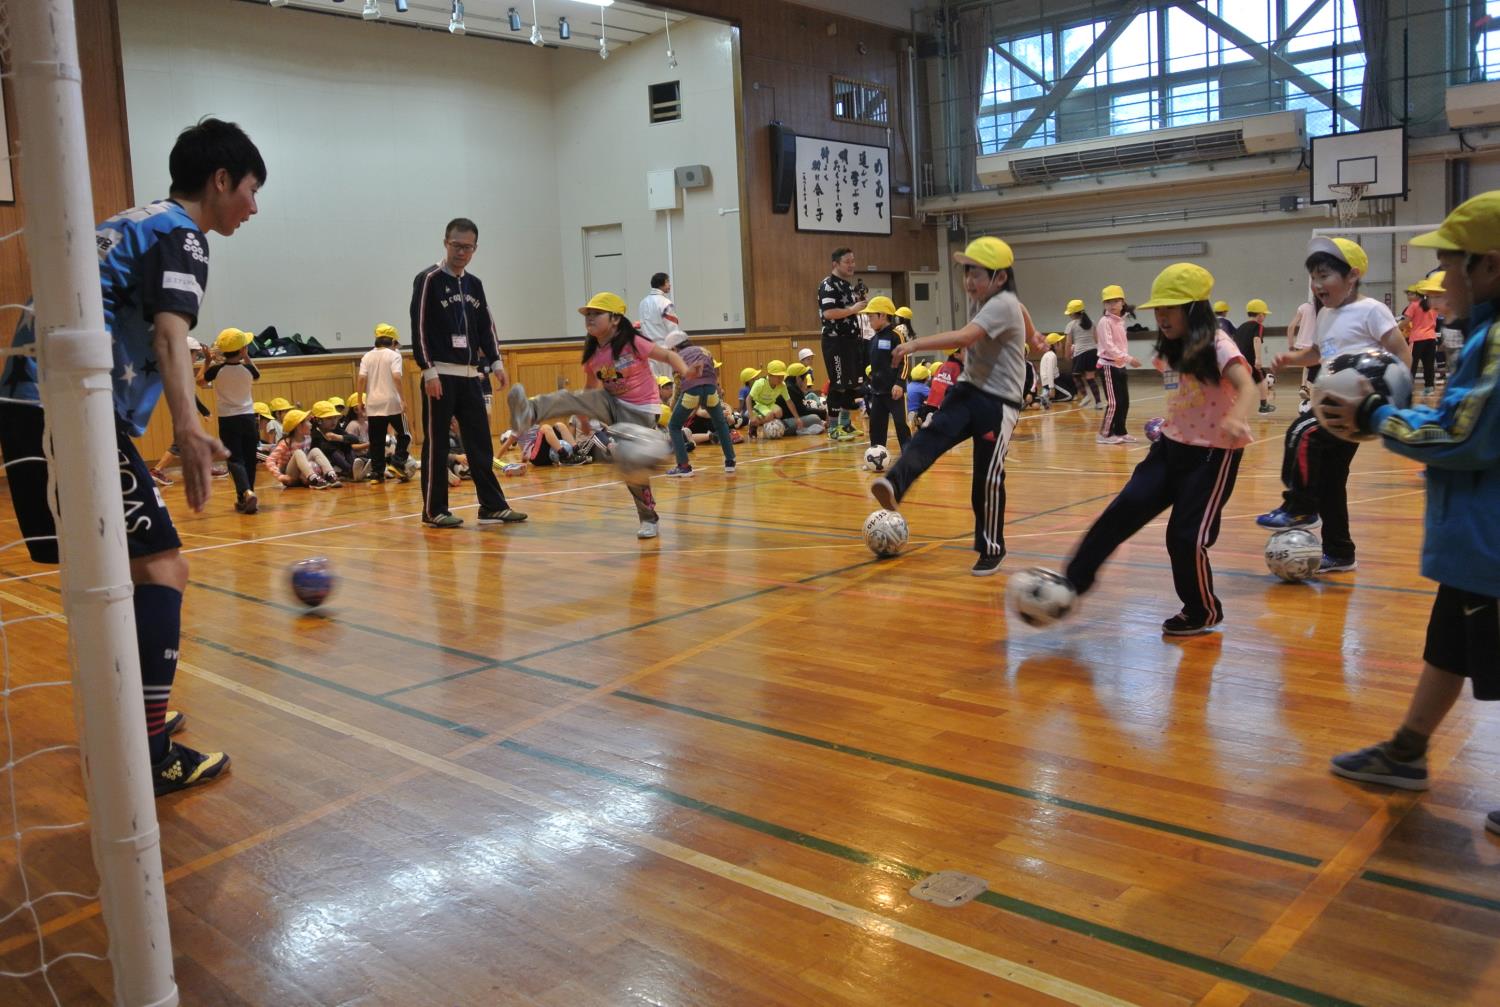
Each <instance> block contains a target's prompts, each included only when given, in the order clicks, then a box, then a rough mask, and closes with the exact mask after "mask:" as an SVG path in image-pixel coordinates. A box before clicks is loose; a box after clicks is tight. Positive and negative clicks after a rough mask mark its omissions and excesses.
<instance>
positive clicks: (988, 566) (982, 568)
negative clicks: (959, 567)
mask: <svg viewBox="0 0 1500 1007" xmlns="http://www.w3.org/2000/svg"><path fill="white" fill-rule="evenodd" d="M1003 559H1005V553H1001V554H1000V555H998V556H981V557H979V558H978V559H976V560H975V561H974V565H973V566H971V567H970V568H969V572H970V573H971V574H973V575H974V576H976V577H988V576H990V575H991V574H993V573H998V572H999V570H1000V561H1001V560H1003Z"/></svg>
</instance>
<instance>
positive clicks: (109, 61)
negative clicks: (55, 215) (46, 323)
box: [0, 0, 167, 343]
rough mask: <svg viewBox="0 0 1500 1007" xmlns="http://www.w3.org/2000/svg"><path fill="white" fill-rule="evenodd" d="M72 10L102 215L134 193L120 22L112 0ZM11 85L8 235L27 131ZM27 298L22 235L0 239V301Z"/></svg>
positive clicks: (5, 332)
mask: <svg viewBox="0 0 1500 1007" xmlns="http://www.w3.org/2000/svg"><path fill="white" fill-rule="evenodd" d="M74 10H75V11H76V14H77V21H78V57H79V63H80V65H81V66H82V69H83V115H84V129H85V131H86V132H87V134H88V145H89V150H88V153H89V170H90V174H91V176H92V178H93V189H94V216H95V218H96V219H98V220H103V219H104V218H105V217H108V216H109V215H110V214H113V213H118V212H119V211H121V210H124V209H127V208H128V207H129V206H130V205H131V202H132V199H131V196H132V193H133V184H132V182H131V177H130V136H129V133H128V131H127V129H126V124H125V84H124V78H123V75H122V70H121V63H120V22H119V18H118V16H117V13H116V10H115V2H114V0H74ZM7 71H8V68H7ZM14 86H15V85H14V83H13V82H11V81H6V82H5V124H6V128H7V131H8V133H9V135H10V148H11V149H10V153H11V157H12V160H11V162H10V163H11V170H12V171H13V172H14V180H15V183H16V192H17V200H16V202H15V203H14V204H0V234H10V233H11V232H12V231H15V230H19V229H21V228H22V227H24V225H25V200H24V198H22V197H21V192H22V187H23V185H24V181H25V180H24V174H25V171H26V159H25V156H24V153H23V147H24V143H25V135H24V126H22V125H21V124H20V123H19V122H18V120H17V118H16V106H15V94H14V93H13V92H14ZM166 156H167V153H166V151H162V157H166ZM163 195H165V193H163ZM30 297H31V270H30V268H29V266H28V265H27V262H26V243H25V236H24V234H23V235H22V236H21V237H19V238H16V239H12V240H11V241H7V242H4V243H0V304H17V303H20V302H23V301H26V300H28V299H29V298H30ZM16 319H17V313H16V312H15V311H14V310H12V311H6V312H4V313H3V315H0V342H3V343H9V341H10V335H11V331H12V330H13V329H14V328H15V324H16Z"/></svg>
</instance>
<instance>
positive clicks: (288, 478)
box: [266, 409, 340, 490]
mask: <svg viewBox="0 0 1500 1007" xmlns="http://www.w3.org/2000/svg"><path fill="white" fill-rule="evenodd" d="M311 415H312V414H311V413H309V412H308V411H307V410H305V409H291V410H288V411H287V413H286V416H285V419H284V420H283V425H284V426H285V429H286V432H285V433H284V434H282V437H281V440H279V441H277V442H276V446H275V447H274V448H272V449H271V454H270V455H269V456H268V457H267V458H266V471H267V472H269V473H271V475H272V476H274V477H275V479H276V481H277V482H279V483H281V485H282V486H284V487H288V488H290V487H292V486H307V487H309V488H311V489H315V490H322V489H328V488H330V487H333V486H338V485H340V482H339V477H338V473H337V472H336V471H334V468H333V463H332V462H330V461H329V460H328V456H327V455H325V454H323V452H322V451H320V450H318V449H317V448H315V447H313V444H312V423H311V422H310V421H309V419H308V417H309V416H311Z"/></svg>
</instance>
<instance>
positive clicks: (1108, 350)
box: [1094, 283, 1212, 444]
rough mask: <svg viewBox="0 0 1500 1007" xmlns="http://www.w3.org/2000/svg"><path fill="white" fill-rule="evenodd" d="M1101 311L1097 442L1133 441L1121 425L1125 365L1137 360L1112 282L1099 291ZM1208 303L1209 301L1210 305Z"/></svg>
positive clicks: (1126, 395)
mask: <svg viewBox="0 0 1500 1007" xmlns="http://www.w3.org/2000/svg"><path fill="white" fill-rule="evenodd" d="M1099 299H1100V300H1101V301H1103V302H1104V314H1103V316H1102V317H1100V319H1099V334H1098V338H1099V383H1100V385H1101V386H1103V388H1104V415H1103V416H1102V417H1101V418H1100V422H1099V435H1098V436H1097V437H1095V438H1094V440H1095V441H1096V442H1098V443H1100V444H1134V443H1135V442H1136V439H1135V437H1133V436H1132V435H1131V434H1130V432H1129V431H1128V430H1127V429H1126V428H1125V421H1126V419H1127V418H1128V417H1129V415H1130V377H1129V372H1128V371H1127V370H1126V368H1128V367H1139V366H1141V362H1140V361H1139V360H1137V359H1136V358H1135V357H1132V356H1131V355H1130V338H1129V336H1128V335H1127V333H1126V331H1125V312H1126V311H1127V310H1128V308H1129V305H1127V304H1126V303H1125V291H1124V289H1123V288H1122V287H1120V286H1119V284H1115V283H1112V284H1110V285H1109V286H1107V287H1105V288H1104V289H1103V290H1102V291H1100V294H1099ZM1210 307H1212V305H1210Z"/></svg>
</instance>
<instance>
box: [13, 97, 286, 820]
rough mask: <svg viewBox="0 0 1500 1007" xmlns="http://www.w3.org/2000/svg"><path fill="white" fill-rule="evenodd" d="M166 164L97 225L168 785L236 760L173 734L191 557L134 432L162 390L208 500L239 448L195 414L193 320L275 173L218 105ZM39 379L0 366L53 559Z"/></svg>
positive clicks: (32, 538) (146, 676)
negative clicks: (216, 472) (147, 199)
mask: <svg viewBox="0 0 1500 1007" xmlns="http://www.w3.org/2000/svg"><path fill="white" fill-rule="evenodd" d="M168 168H169V170H170V172H171V176H172V188H171V192H170V198H168V199H164V200H159V201H157V202H155V203H151V204H150V205H148V206H142V207H137V208H135V209H132V210H126V211H125V212H124V213H119V214H116V215H115V216H113V217H111V218H109V219H108V220H106V221H105V222H104V223H102V224H100V225H99V227H98V229H97V232H96V235H97V238H98V244H99V281H100V286H101V287H102V292H103V297H104V321H105V325H106V327H107V328H108V329H109V333H110V337H111V342H112V344H113V346H114V367H113V370H112V372H111V377H112V379H113V382H114V401H115V430H116V446H117V448H118V459H119V467H120V489H121V491H122V493H123V496H124V505H125V535H126V541H127V544H128V546H129V550H130V576H131V580H132V581H133V582H134V583H135V624H136V642H137V646H138V648H139V650H140V660H141V680H142V684H143V685H144V686H145V695H146V735H147V740H148V742H149V745H150V750H151V762H152V783H153V785H154V786H155V789H156V794H157V796H158V797H160V796H161V795H163V794H169V793H172V792H173V791H177V790H182V789H183V788H185V787H190V786H192V785H193V784H195V783H202V782H205V781H207V780H211V779H213V778H215V777H217V776H218V775H219V774H220V773H222V772H223V771H224V769H225V767H227V766H228V765H229V756H227V755H225V754H224V753H223V752H198V751H195V750H193V749H191V748H188V747H187V746H186V745H182V744H178V743H176V742H173V741H172V740H171V739H170V735H171V733H172V732H173V731H175V730H176V729H178V728H179V727H181V723H182V716H181V714H174V715H173V716H172V717H171V718H170V719H169V718H168V711H167V701H168V698H169V696H170V694H171V691H172V679H173V677H174V676H175V675H176V672H177V650H178V645H179V641H180V637H181V626H182V593H183V591H184V590H186V588H187V582H188V564H187V560H186V559H185V558H184V557H183V555H182V541H181V539H179V538H178V537H177V529H176V528H174V527H173V525H172V519H171V517H170V516H169V515H168V514H167V510H166V507H165V505H164V504H163V502H162V499H161V496H160V494H159V493H158V491H157V489H156V487H155V485H154V484H153V482H152V480H151V476H150V474H149V472H148V471H147V468H146V463H145V462H144V461H143V460H142V459H141V456H140V453H139V452H138V451H137V450H136V447H135V443H134V442H133V441H132V440H131V437H132V436H137V437H138V436H140V435H142V434H144V433H145V432H146V424H147V423H148V422H149V421H150V419H151V413H152V410H153V409H155V407H156V404H157V402H158V400H160V399H162V398H163V397H164V398H165V399H166V401H167V409H168V410H169V411H170V412H171V415H172V434H173V438H174V439H175V440H176V442H177V450H178V452H179V454H180V455H181V456H182V472H183V480H184V483H185V488H186V491H187V502H188V506H189V507H190V508H192V509H193V510H194V511H201V510H203V507H204V505H205V504H206V503H207V502H208V496H209V489H210V486H211V483H212V476H211V469H212V467H213V464H214V462H215V461H216V460H219V459H223V458H227V457H228V454H229V453H228V452H227V451H226V450H225V449H224V445H223V444H221V443H219V440H218V439H217V438H215V437H213V436H211V435H210V434H209V433H208V432H207V431H205V430H204V429H203V424H202V423H201V422H199V420H198V411H197V405H196V400H195V399H194V396H193V388H194V381H193V367H192V362H191V356H190V353H189V351H188V332H189V330H191V329H192V328H193V327H194V326H196V325H197V323H198V312H199V308H200V306H201V304H202V301H203V291H204V288H205V287H206V286H207V285H208V238H207V237H206V232H208V231H215V232H217V233H219V234H223V235H230V234H233V233H234V232H235V231H236V230H237V229H238V228H239V226H240V225H241V224H243V223H244V222H245V221H247V220H249V219H250V217H251V216H253V215H254V214H255V212H256V205H255V201H256V193H257V192H258V191H259V190H260V187H261V186H262V185H264V184H265V180H266V165H265V162H264V161H263V160H262V159H261V156H260V152H259V151H258V150H257V149H256V147H255V144H254V143H252V142H251V141H250V138H249V137H248V136H246V135H245V133H244V131H242V130H241V129H240V128H239V127H238V126H236V125H235V124H234V123H229V122H222V121H220V120H218V119H204V120H203V121H201V122H199V123H198V124H197V125H196V126H191V127H189V128H188V129H185V130H183V132H182V133H181V134H180V135H179V136H178V137H177V142H176V144H174V145H173V147H172V153H171V156H170V158H169V159H168ZM34 340H35V332H34V327H33V325H32V324H31V323H30V322H29V321H26V322H23V324H22V325H21V326H20V327H18V328H17V330H16V337H15V340H14V344H15V345H17V346H24V345H26V344H29V343H31V342H34ZM36 379H37V375H36V362H35V360H34V358H32V357H29V356H13V357H11V358H9V363H8V364H7V367H6V369H5V372H4V376H3V377H0V451H3V453H4V456H5V460H6V463H7V466H8V468H7V475H8V477H9V478H8V480H7V481H8V482H9V484H10V492H11V499H12V502H13V503H14V504H15V509H16V518H17V520H18V522H19V523H20V525H21V531H22V534H24V535H25V536H26V538H27V540H28V541H27V543H26V544H27V548H28V549H29V550H30V552H31V556H32V559H34V560H36V561H37V562H40V563H56V562H57V561H58V549H57V540H56V538H55V536H56V534H57V532H56V529H55V527H54V524H53V520H52V512H51V509H50V508H49V506H48V498H47V464H46V463H45V462H43V461H38V460H35V459H39V458H40V457H41V455H42V445H43V439H44V437H45V430H46V426H45V424H46V419H45V415H44V412H43V410H42V409H41V408H40V399H39V396H38V393H37V386H36ZM63 461H66V459H63ZM60 506H66V503H65V502H60Z"/></svg>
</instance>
